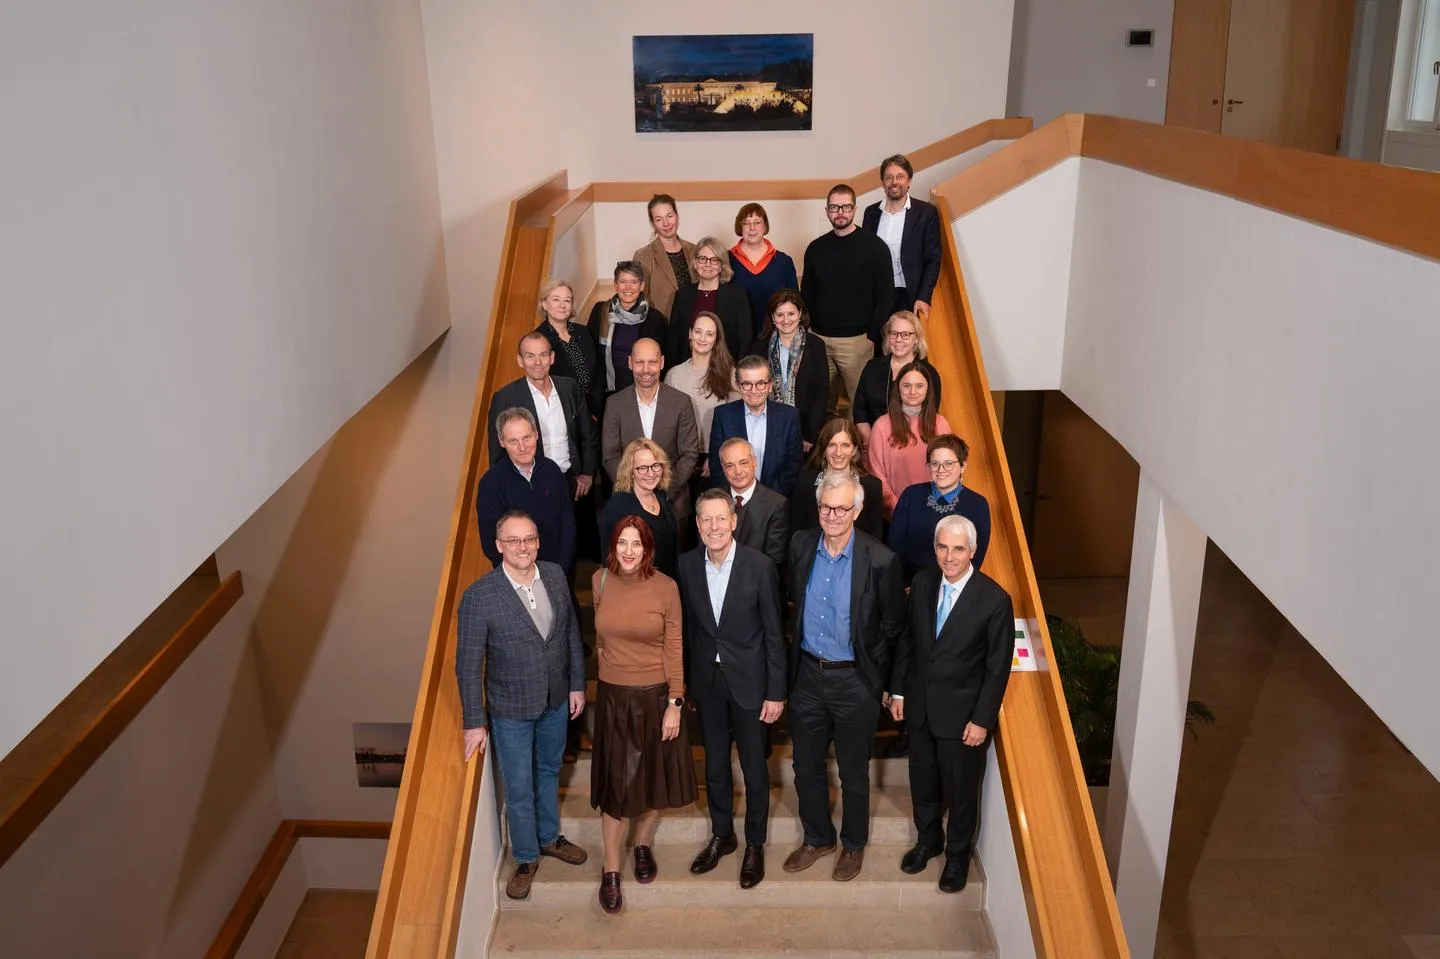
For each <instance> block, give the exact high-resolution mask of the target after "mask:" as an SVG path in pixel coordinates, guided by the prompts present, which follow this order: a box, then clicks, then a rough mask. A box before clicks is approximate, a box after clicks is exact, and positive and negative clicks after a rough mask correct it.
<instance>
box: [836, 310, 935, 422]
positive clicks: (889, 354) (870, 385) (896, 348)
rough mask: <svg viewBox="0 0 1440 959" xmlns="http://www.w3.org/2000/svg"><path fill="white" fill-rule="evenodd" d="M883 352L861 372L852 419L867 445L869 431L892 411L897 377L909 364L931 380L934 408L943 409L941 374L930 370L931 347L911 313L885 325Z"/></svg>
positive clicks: (893, 319)
mask: <svg viewBox="0 0 1440 959" xmlns="http://www.w3.org/2000/svg"><path fill="white" fill-rule="evenodd" d="M881 336H882V338H881V340H880V349H881V351H882V353H883V355H881V356H877V357H875V359H873V360H871V361H870V362H869V363H866V364H865V368H864V369H863V370H861V371H860V380H859V382H858V384H857V385H856V388H855V402H854V404H852V406H851V408H850V415H851V417H853V418H854V420H855V425H856V426H858V427H860V436H861V437H862V438H863V439H864V440H865V442H866V443H867V444H868V443H869V442H870V427H871V426H872V425H873V424H874V423H875V421H876V420H878V419H879V418H880V417H882V416H884V415H885V413H886V412H887V411H888V410H889V409H890V391H891V390H893V389H894V388H895V377H897V376H899V375H900V370H901V369H903V368H904V367H905V364H907V363H912V362H913V363H915V364H917V365H919V367H920V369H921V370H922V371H924V373H925V375H926V376H928V377H929V378H930V392H931V393H933V394H934V395H935V405H936V406H937V407H938V406H939V405H940V372H939V370H937V369H935V367H933V366H931V365H930V363H929V361H927V360H926V359H925V356H926V355H927V354H928V353H929V352H930V344H929V343H928V342H926V340H925V327H923V326H921V325H920V318H919V317H918V316H916V315H915V314H914V313H912V312H911V311H910V310H900V311H899V312H898V313H895V314H893V315H892V316H891V317H890V319H888V320H886V321H885V330H884V332H883V333H882V334H881Z"/></svg>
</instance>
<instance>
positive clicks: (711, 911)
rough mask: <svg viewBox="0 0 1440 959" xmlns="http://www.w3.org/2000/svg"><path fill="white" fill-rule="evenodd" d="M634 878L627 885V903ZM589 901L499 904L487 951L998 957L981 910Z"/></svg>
mask: <svg viewBox="0 0 1440 959" xmlns="http://www.w3.org/2000/svg"><path fill="white" fill-rule="evenodd" d="M767 866H768V863H767ZM866 866H867V868H868V867H869V862H868V861H867V863H866ZM816 868H819V867H818V866H817V867H816ZM541 875H542V876H543V875H544V870H543V869H542V871H541ZM861 876H862V877H863V876H864V873H862V874H861ZM658 881H663V880H657V882H658ZM857 881H858V880H857ZM769 882H770V880H769V878H768V877H767V878H766V880H765V883H762V884H761V885H760V886H759V887H758V889H757V890H756V891H763V890H765V888H766V885H768V883H769ZM634 885H635V884H634V883H633V882H632V883H627V884H625V886H624V890H625V893H626V896H627V900H628V898H629V895H630V890H631V887H632V886H634ZM836 885H839V884H836ZM591 906H592V908H590V909H583V910H571V909H564V908H561V907H558V906H557V907H549V906H547V907H545V908H539V909H533V910H528V909H527V910H522V909H516V910H502V911H501V913H500V916H499V921H498V923H497V925H496V927H495V938H494V941H493V942H492V944H491V947H490V955H492V956H526V957H529V959H573V957H575V956H582V955H583V956H587V957H598V959H619V957H622V956H623V957H642V956H643V957H652V956H653V957H656V959H659V957H670V956H675V957H685V959H699V957H722V956H723V957H731V956H733V957H741V959H770V957H777V959H778V957H782V956H783V957H785V959H829V957H838V959H850V957H860V956H867V957H871V959H875V957H893V959H992V957H993V956H994V955H995V945H994V939H993V937H992V936H991V933H990V928H989V925H988V924H987V923H986V921H985V918H984V915H983V914H981V913H978V912H973V911H967V910H960V909H956V910H930V911H925V912H918V911H914V910H909V911H904V912H897V911H895V910H893V909H883V908H845V907H840V906H837V907H831V908H811V909H726V908H722V907H717V906H714V905H710V904H707V906H706V907H705V908H684V909H677V908H656V909H633V910H632V909H631V908H630V904H629V902H628V901H627V903H626V908H625V911H624V912H622V913H621V914H620V915H618V916H606V915H605V914H604V913H603V912H601V911H600V907H599V905H597V904H595V902H594V895H593V893H592V895H591Z"/></svg>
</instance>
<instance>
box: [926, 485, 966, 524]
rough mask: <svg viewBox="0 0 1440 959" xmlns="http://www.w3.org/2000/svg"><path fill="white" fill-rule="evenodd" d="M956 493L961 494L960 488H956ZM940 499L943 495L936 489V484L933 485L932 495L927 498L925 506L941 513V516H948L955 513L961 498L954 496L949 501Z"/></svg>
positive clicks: (931, 488)
mask: <svg viewBox="0 0 1440 959" xmlns="http://www.w3.org/2000/svg"><path fill="white" fill-rule="evenodd" d="M955 491H956V492H959V487H958V486H957V487H956V488H955ZM940 497H941V493H940V490H939V488H938V487H936V485H935V484H934V483H931V484H930V495H929V496H927V497H926V498H925V505H926V506H928V507H930V508H931V509H933V510H934V511H935V512H937V513H939V514H940V515H941V516H947V515H949V514H950V513H953V512H955V504H956V503H957V502H958V501H959V499H960V497H958V496H954V497H952V498H951V499H948V500H946V499H941V498H940Z"/></svg>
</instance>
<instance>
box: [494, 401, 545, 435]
mask: <svg viewBox="0 0 1440 959" xmlns="http://www.w3.org/2000/svg"><path fill="white" fill-rule="evenodd" d="M514 420H524V421H525V422H527V423H529V424H530V428H531V429H532V430H534V431H535V432H536V433H539V432H540V426H539V425H538V424H537V423H536V422H535V414H534V413H531V412H530V411H529V410H527V409H526V408H525V407H523V406H512V407H510V408H509V409H508V410H501V411H500V415H499V416H497V417H495V435H496V436H500V435H501V434H503V433H504V432H505V426H506V424H507V423H510V422H512V421H514Z"/></svg>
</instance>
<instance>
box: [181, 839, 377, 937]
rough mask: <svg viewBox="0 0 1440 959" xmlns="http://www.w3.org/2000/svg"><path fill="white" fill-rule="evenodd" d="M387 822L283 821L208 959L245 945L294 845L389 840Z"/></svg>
mask: <svg viewBox="0 0 1440 959" xmlns="http://www.w3.org/2000/svg"><path fill="white" fill-rule="evenodd" d="M389 838H390V824H389V823H388V822H369V821H361V820H344V819H282V820H281V821H280V825H279V826H277V827H276V828H275V834H274V835H273V836H271V837H270V843H269V845H267V846H266V847H265V851H264V852H263V853H261V855H260V861H259V862H257V863H256V864H255V869H254V870H253V871H252V872H251V873H250V878H249V879H248V880H247V881H246V882H245V885H244V887H243V888H242V889H241V890H240V895H239V896H237V897H236V898H235V905H234V906H233V907H232V908H231V909H230V915H228V916H226V917H225V922H224V923H223V924H222V925H221V926H220V931H219V932H218V933H216V935H215V941H214V942H212V943H211V944H210V949H209V951H207V952H206V953H205V959H234V957H235V956H236V955H238V954H239V952H240V947H241V945H243V944H244V942H245V934H246V933H248V932H249V931H250V927H251V926H252V925H254V924H255V918H256V917H257V916H259V915H260V907H261V906H263V905H264V904H265V899H266V897H267V896H269V895H270V890H272V889H274V888H275V883H276V881H277V880H278V879H279V878H280V873H281V872H282V871H284V869H285V863H286V862H287V861H288V860H289V859H290V853H291V852H293V851H294V849H295V844H296V843H297V842H299V841H300V840H302V839H389Z"/></svg>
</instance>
